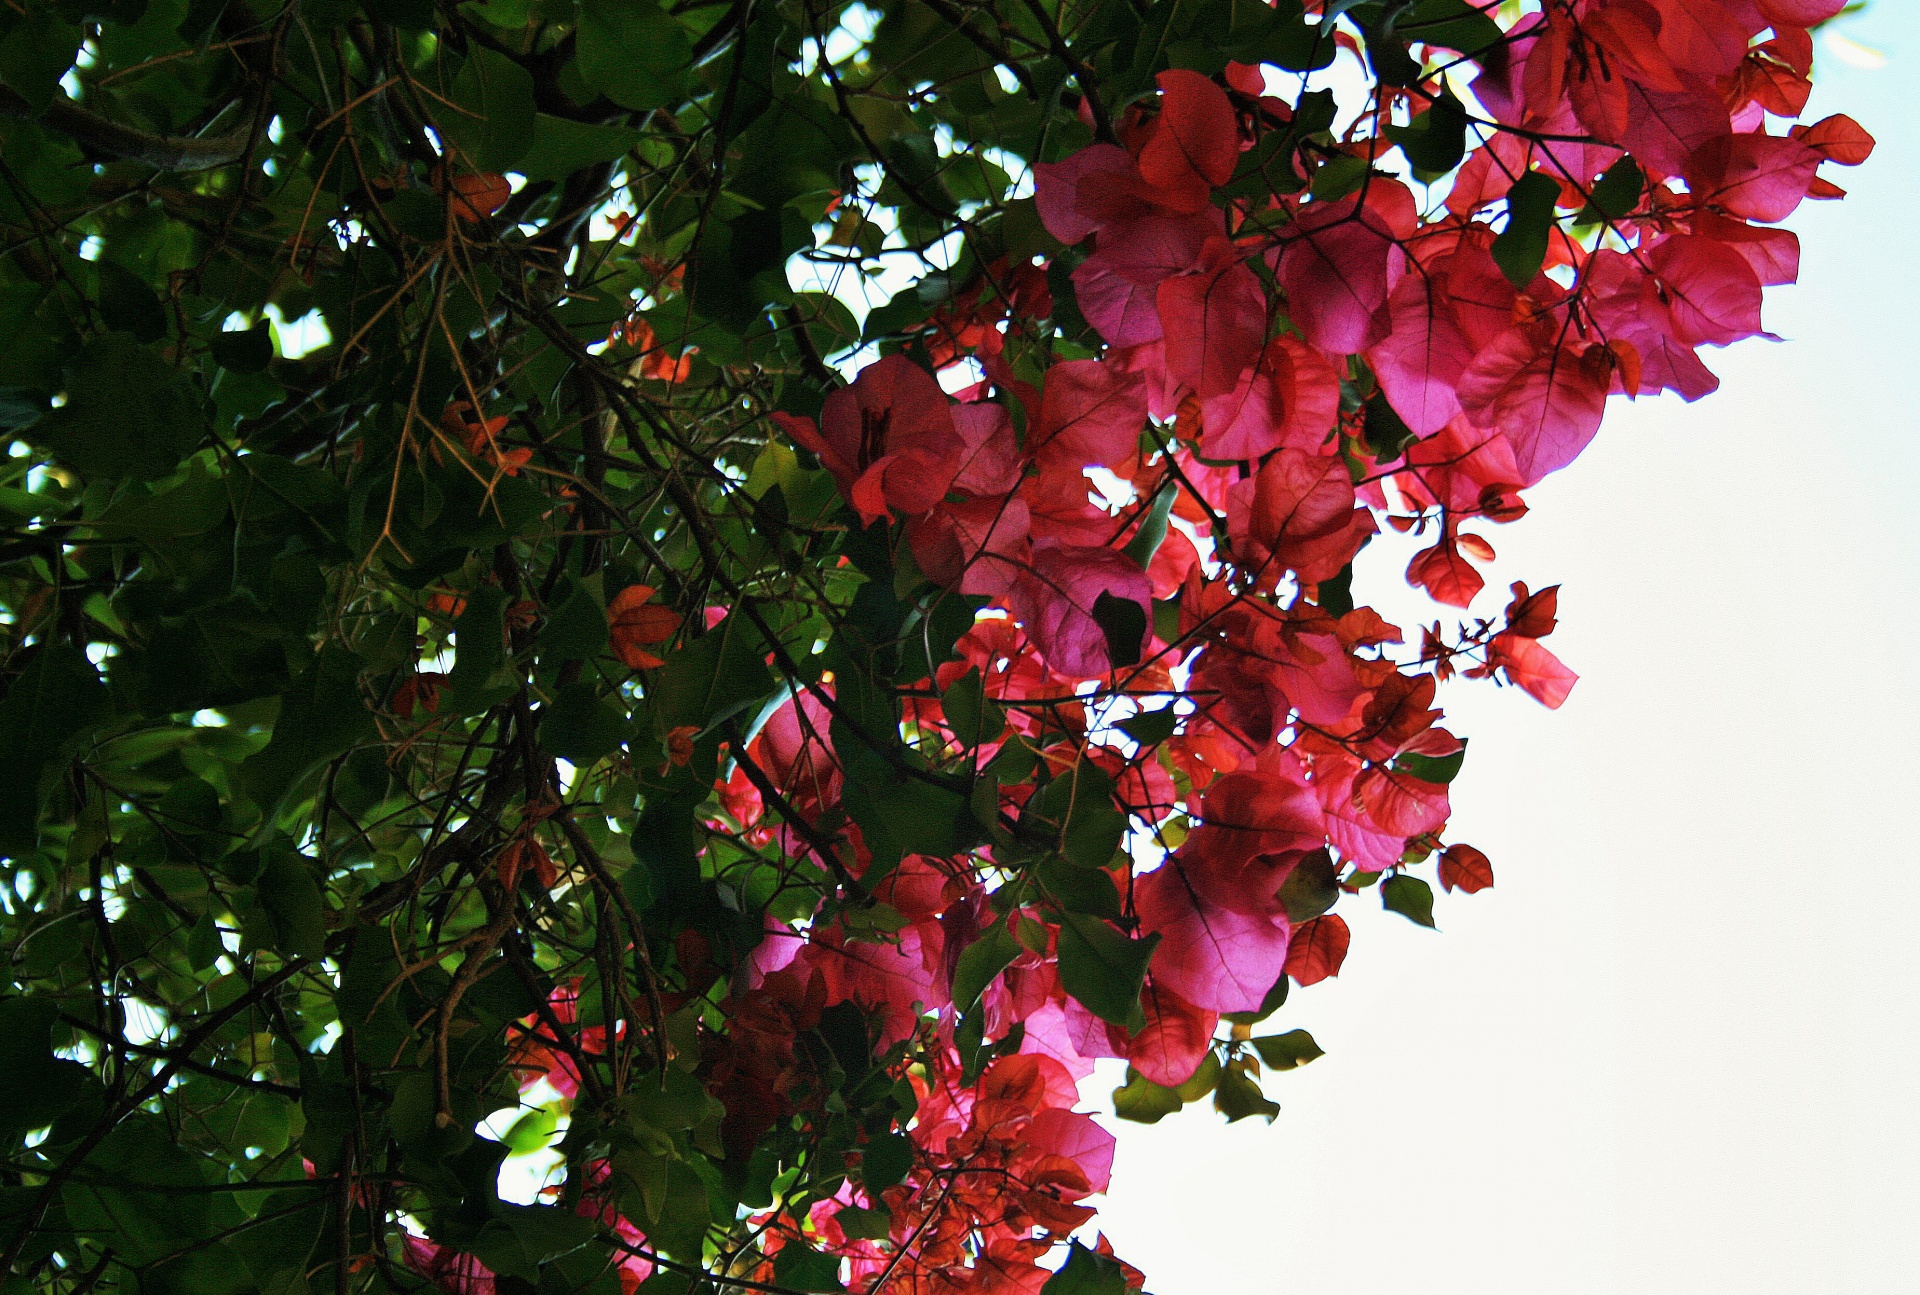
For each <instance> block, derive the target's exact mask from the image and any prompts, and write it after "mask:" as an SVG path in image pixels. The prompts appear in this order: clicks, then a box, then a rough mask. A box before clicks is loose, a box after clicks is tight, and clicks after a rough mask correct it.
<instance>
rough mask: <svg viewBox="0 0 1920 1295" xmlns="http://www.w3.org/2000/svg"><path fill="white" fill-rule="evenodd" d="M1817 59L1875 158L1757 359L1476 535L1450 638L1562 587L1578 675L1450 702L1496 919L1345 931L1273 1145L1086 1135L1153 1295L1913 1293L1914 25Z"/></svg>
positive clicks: (1562, 639)
mask: <svg viewBox="0 0 1920 1295" xmlns="http://www.w3.org/2000/svg"><path fill="white" fill-rule="evenodd" d="M1838 30H1839V31H1840V32H1842V33H1844V35H1845V36H1847V37H1849V38H1851V40H1852V41H1854V42H1858V43H1859V44H1860V45H1864V46H1867V47H1869V48H1871V49H1874V50H1878V51H1880V52H1882V53H1884V54H1885V55H1886V56H1887V61H1886V65H1885V66H1884V67H1882V68H1879V69H1877V70H1875V69H1871V68H1868V67H1864V66H1860V65H1859V64H1862V63H1870V62H1872V60H1871V59H1863V58H1861V57H1860V55H1859V54H1858V53H1855V54H1853V58H1852V63H1853V65H1849V63H1848V62H1845V61H1843V59H1842V58H1841V57H1836V53H1841V54H1844V53H1846V51H1844V50H1843V51H1836V50H1835V49H1834V47H1833V46H1832V45H1831V44H1829V43H1823V44H1822V45H1821V46H1820V49H1819V60H1820V61H1819V67H1818V71H1817V75H1818V76H1819V77H1820V78H1821V85H1820V87H1819V88H1818V89H1817V90H1816V93H1815V96H1814V102H1813V104H1812V105H1811V106H1810V108H1809V110H1808V119H1809V120H1813V119H1818V118H1819V117H1821V116H1824V115H1826V114H1827V113H1829V112H1836V111H1845V112H1848V113H1850V114H1851V115H1853V116H1854V117H1855V118H1857V119H1858V120H1859V121H1860V122H1861V123H1862V124H1864V125H1865V126H1866V127H1867V128H1868V129H1869V130H1871V131H1872V132H1873V133H1874V134H1875V135H1876V136H1877V137H1878V138H1879V141H1880V148H1879V151H1878V152H1877V153H1876V154H1875V156H1874V158H1873V160H1872V161H1871V162H1870V163H1869V164H1868V165H1867V166H1866V167H1864V168H1860V169H1857V170H1845V169H1841V168H1836V167H1828V168H1826V171H1827V173H1829V174H1830V175H1831V176H1832V177H1833V179H1834V180H1835V181H1836V182H1837V183H1839V184H1840V185H1842V186H1843V187H1844V188H1847V189H1848V190H1850V191H1851V196H1850V197H1849V198H1848V199H1847V200H1846V201H1845V202H1831V203H1808V204H1806V205H1805V206H1803V207H1802V208H1801V210H1800V212H1799V213H1797V214H1796V215H1795V217H1794V218H1793V220H1792V221H1791V222H1790V225H1791V227H1792V228H1794V229H1795V230H1797V231H1798V232H1799V233H1800V235H1801V237H1802V239H1803V240H1804V256H1803V260H1802V269H1801V280H1802V283H1801V286H1798V287H1792V288H1784V289H1769V290H1768V300H1767V313H1766V319H1767V323H1768V326H1769V327H1770V328H1771V329H1772V330H1773V331H1774V332H1777V333H1779V334H1780V335H1781V336H1782V337H1784V338H1785V339H1786V341H1785V342H1783V343H1768V342H1764V341H1753V342H1748V343H1745V344H1743V345H1741V346H1738V347H1736V348H1733V349H1732V350H1730V351H1725V352H1709V353H1708V360H1709V364H1710V367H1712V368H1713V369H1714V370H1715V371H1716V372H1718V373H1719V374H1720V375H1721V377H1722V378H1723V380H1724V384H1725V385H1724V387H1723V388H1722V390H1721V391H1720V392H1719V393H1718V394H1716V395H1714V396H1711V397H1709V398H1707V399H1706V400H1705V401H1703V402H1701V403H1700V404H1697V405H1694V406H1691V407H1687V406H1682V405H1681V404H1680V403H1679V402H1678V401H1677V400H1663V401H1643V402H1641V403H1640V404H1638V405H1627V404H1625V403H1623V402H1619V401H1616V402H1615V403H1614V405H1613V407H1612V408H1611V409H1610V410H1609V413H1608V419H1607V424H1606V426H1605V428H1604V429H1603V430H1602V432H1601V434H1600V438H1599V440H1598V441H1597V442H1596V444H1595V445H1594V447H1593V448H1592V449H1591V450H1590V451H1589V452H1588V453H1587V455H1586V456H1585V457H1583V458H1582V459H1581V460H1580V461H1579V463H1577V464H1576V465H1574V467H1572V468H1571V469H1569V470H1568V471H1566V472H1564V473H1562V474H1561V475H1559V476H1557V477H1555V478H1553V479H1551V480H1550V481H1548V482H1547V483H1546V484H1544V485H1542V486H1540V487H1537V488H1536V489H1534V490H1532V491H1530V492H1529V497H1530V499H1531V502H1532V503H1533V506H1534V509H1535V512H1534V513H1533V515H1531V516H1529V517H1527V518H1526V519H1524V520H1523V521H1521V522H1519V523H1517V524H1515V525H1512V526H1506V527H1492V528H1485V529H1486V533H1487V535H1488V538H1489V539H1491V541H1492V542H1493V544H1494V545H1495V547H1496V548H1497V549H1498V550H1499V552H1500V560H1499V562H1498V563H1497V564H1496V565H1495V567H1494V570H1493V573H1492V578H1491V579H1490V580H1489V588H1488V591H1487V592H1486V593H1485V594H1483V595H1482V600H1483V604H1484V605H1481V604H1476V606H1475V608H1474V610H1475V611H1476V612H1481V613H1483V614H1486V615H1493V614H1494V613H1495V612H1497V611H1498V610H1499V608H1500V607H1501V606H1503V605H1504V604H1505V598H1506V593H1505V590H1506V585H1507V583H1508V582H1509V581H1511V580H1515V579H1525V580H1527V581H1528V582H1529V583H1530V584H1531V585H1533V586H1534V587H1535V588H1538V587H1540V586H1543V585H1548V584H1553V583H1556V582H1559V583H1563V584H1564V586H1565V588H1564V590H1563V592H1562V595H1561V601H1560V610H1561V626H1560V630H1559V632H1558V633H1557V634H1555V635H1554V637H1553V638H1552V639H1551V640H1549V643H1550V645H1551V646H1552V647H1553V648H1554V650H1555V651H1556V652H1557V653H1559V655H1560V656H1561V657H1562V659H1564V660H1565V661H1566V662H1567V663H1568V664H1569V665H1570V666H1572V667H1573V668H1574V669H1575V670H1578V671H1579V672H1580V673H1581V675H1582V676H1583V678H1582V681H1581V683H1580V684H1579V686H1578V687H1577V688H1576V689H1575V690H1574V693H1573V697H1572V699H1571V700H1570V701H1569V702H1568V703H1567V705H1566V707H1565V708H1564V709H1562V710H1561V711H1559V712H1557V713H1555V712H1549V711H1546V710H1544V709H1542V708H1540V707H1539V706H1537V705H1535V704H1534V703H1533V702H1532V701H1531V700H1529V699H1528V698H1527V697H1525V696H1524V695H1522V694H1521V693H1519V692H1518V691H1517V690H1512V689H1503V690H1495V689H1493V688H1491V687H1489V686H1487V685H1484V684H1482V685H1478V686H1476V685H1473V684H1471V683H1464V684H1454V685H1449V686H1448V688H1446V689H1444V690H1443V692H1442V700H1443V702H1444V703H1445V705H1446V707H1447V710H1448V712H1449V714H1450V715H1451V716H1452V718H1453V721H1454V726H1455V727H1456V729H1457V730H1458V731H1459V732H1462V733H1465V734H1468V735H1471V737H1472V738H1473V749H1472V752H1471V754H1470V755H1469V757H1468V760H1467V764H1466V768H1465V771H1464V772H1463V774H1462V776H1461V779H1460V781H1459V782H1457V783H1455V784H1454V788H1455V802H1454V803H1455V805H1456V806H1457V812H1456V815H1455V818H1454V828H1453V836H1454V837H1455V838H1456V839H1460V840H1464V841H1468V842H1471V843H1472V844H1474V845H1477V846H1479V847H1480V848H1481V849H1483V850H1485V851H1486V852H1487V853H1488V854H1489V855H1490V856H1491V857H1492V859H1493V862H1494V868H1495V871H1496V875H1497V877H1498V885H1497V887H1496V888H1495V889H1493V890H1490V891H1485V892H1482V893H1481V894H1479V895H1475V896H1460V895H1454V896H1443V897H1442V898H1441V901H1440V903H1439V905H1438V919H1439V922H1440V926H1441V932H1440V933H1439V934H1435V933H1433V932H1430V931H1424V930H1420V929H1418V928H1416V927H1414V926H1413V925H1412V924H1410V923H1408V922H1406V921H1405V920H1404V919H1402V918H1400V917H1397V916H1394V915H1392V914H1388V913H1384V912H1380V911H1378V910H1377V906H1376V901H1374V900H1372V899H1371V898H1370V897H1363V898H1360V899H1358V900H1352V899H1350V900H1348V901H1346V902H1345V904H1344V905H1343V908H1342V911H1343V912H1346V913H1347V915H1348V918H1349V921H1351V922H1352V923H1353V926H1354V941H1353V952H1352V955H1351V956H1350V958H1349V959H1348V962H1347V968H1346V970H1345V971H1344V972H1343V974H1342V975H1341V976H1340V978H1339V979H1338V980H1336V981H1328V982H1325V983H1323V984H1322V985H1319V986H1316V987H1315V988H1313V989H1311V990H1308V991H1303V992H1300V993H1297V994H1296V995H1295V997H1294V999H1293V1001H1292V1002H1291V1003H1289V1004H1288V1006H1287V1007H1286V1008H1284V1009H1282V1012H1281V1014H1280V1016H1279V1017H1277V1018H1276V1022H1277V1024H1278V1025H1279V1028H1282V1029H1286V1028H1292V1027H1295V1026H1304V1027H1305V1028H1307V1029H1310V1030H1312V1031H1313V1033H1314V1035H1315V1037H1316V1038H1317V1039H1318V1040H1319V1042H1320V1044H1321V1046H1323V1047H1324V1048H1326V1049H1327V1053H1328V1055H1327V1056H1325V1057H1323V1058H1322V1059H1320V1060H1318V1061H1316V1062H1314V1063H1313V1064H1312V1065H1310V1066H1308V1067H1306V1068H1305V1069H1304V1070H1300V1071H1297V1072H1294V1073H1292V1074H1290V1075H1283V1076H1275V1077H1269V1079H1268V1080H1267V1089H1268V1092H1269V1095H1271V1096H1273V1097H1275V1098H1277V1099H1278V1100H1279V1101H1280V1102H1281V1104H1282V1105H1283V1107H1284V1108H1285V1109H1284V1110H1283V1111H1282V1113H1281V1115H1280V1117H1279V1119H1278V1120H1277V1121H1276V1122H1275V1123H1274V1124H1273V1125H1272V1126H1271V1127H1266V1126H1263V1125H1261V1124H1260V1123H1259V1122H1258V1121H1257V1120H1255V1121H1243V1122H1242V1123H1240V1124H1237V1125H1234V1126H1233V1127H1231V1128H1227V1127H1225V1126H1224V1125H1223V1123H1222V1121H1221V1120H1220V1118H1219V1117H1218V1116H1217V1115H1215V1114H1214V1113H1213V1112H1212V1110H1211V1109H1210V1108H1208V1107H1207V1106H1205V1105H1204V1104H1202V1105H1201V1106H1198V1107H1194V1108H1189V1109H1188V1110H1187V1111H1186V1112H1183V1113H1182V1114H1181V1115H1178V1116H1175V1117H1172V1118H1170V1119H1168V1120H1166V1121H1164V1122H1162V1123H1161V1124H1159V1125H1157V1126H1155V1127H1152V1128H1142V1127H1140V1126H1137V1125H1128V1124H1123V1123H1121V1122H1119V1121H1111V1123H1112V1124H1114V1125H1115V1126H1117V1128H1118V1131H1119V1136H1120V1154H1119V1161H1118V1165H1117V1169H1116V1173H1115V1181H1114V1189H1113V1192H1112V1194H1111V1195H1110V1196H1109V1198H1108V1199H1107V1201H1106V1204H1105V1207H1104V1209H1103V1210H1102V1223H1103V1225H1104V1226H1105V1227H1106V1229H1107V1231H1108V1234H1109V1235H1110V1236H1111V1237H1112V1239H1113V1240H1114V1242H1115V1244H1116V1246H1117V1247H1118V1248H1119V1251H1120V1253H1121V1254H1122V1255H1123V1256H1124V1257H1125V1258H1127V1259H1129V1260H1130V1261H1132V1262H1133V1263H1135V1264H1137V1265H1138V1266H1140V1267H1141V1268H1143V1269H1145V1270H1146V1272H1147V1275H1148V1289H1149V1290H1151V1291H1153V1292H1155V1293H1156V1295H1221V1293H1222V1292H1233V1293H1238V1292H1249V1291H1253V1292H1268V1291H1271V1292H1302V1293H1307V1292H1311V1295H1348V1293H1353V1295H1401V1293H1402V1292H1414V1291H1418V1292H1421V1295H1450V1293H1451V1292H1473V1293H1474V1295H1521V1293H1522V1292H1525V1293H1526V1295H1588V1293H1592V1295H1603V1293H1604V1295H1621V1293H1623V1292H1632V1295H1703V1293H1711V1292H1721V1291H1725V1292H1740V1295H1770V1293H1772V1292H1789V1293H1792V1295H1830V1293H1839V1292H1845V1293H1848V1295H1852V1293H1854V1292H1859V1293H1862V1295H1865V1293H1869V1292H1874V1293H1877V1292H1883V1291H1885V1292H1891V1291H1915V1290H1920V1246H1916V1243H1915V1238H1916V1235H1917V1233H1920V1103H1917V1102H1916V1101H1915V1100H1914V1098H1915V1090H1916V1086H1920V1085H1917V1083H1916V1081H1917V1080H1920V1030H1916V1004H1920V934H1916V930H1915V925H1916V921H1915V918H1916V912H1917V911H1920V858H1916V854H1920V850H1916V837H1917V836H1920V832H1916V830H1915V827H1916V821H1917V820H1920V814H1916V812H1915V811H1916V810H1920V773H1916V772H1914V771H1912V770H1911V769H1910V767H1909V761H1910V760H1911V759H1912V756H1911V755H1910V754H1909V752H1908V749H1907V748H1908V744H1909V742H1911V741H1912V740H1913V734H1915V733H1916V732H1920V684H1916V676H1915V670H1914V666H1913V663H1912V662H1911V661H1910V660H1909V659H1908V658H1907V656H1906V652H1907V651H1909V650H1910V649H1911V647H1912V645H1913V644H1914V643H1915V642H1917V641H1920V539H1917V538H1916V534H1917V532H1916V527H1915V525H1914V521H1913V517H1912V510H1913V509H1914V507H1915V505H1916V502H1920V437H1916V432H1917V431H1920V420H1916V418H1915V413H1914V410H1915V399H1914V395H1913V391H1914V388H1915V379H1916V377H1920V330H1916V327H1915V325H1914V322H1913V321H1914V315H1915V311H1916V304H1917V303H1916V300H1915V298H1916V293H1917V292H1920V272H1916V269H1915V265H1914V252H1913V247H1914V243H1915V228H1916V213H1920V116H1917V115H1916V114H1915V112H1914V109H1913V105H1912V101H1911V94H1912V92H1911V84H1912V82H1911V78H1913V77H1914V76H1915V75H1920V6H1916V5H1914V4H1912V3H1910V2H1909V0H1877V2H1876V4H1875V5H1874V8H1873V10H1872V11H1870V12H1868V13H1866V14H1864V15H1861V16H1859V17H1857V18H1852V19H1849V20H1846V21H1845V22H1844V23H1843V24H1840V25H1838ZM1405 560H1406V552H1405V551H1404V550H1401V549H1397V548H1387V547H1385V546H1380V545H1376V546H1375V547H1374V548H1372V549H1369V551H1368V553H1367V554H1366V555H1363V556H1362V558H1361V560H1360V564H1361V565H1360V572H1359V578H1358V579H1357V580H1356V581H1355V591H1356V593H1359V592H1361V591H1362V589H1363V588H1364V589H1365V590H1366V591H1368V592H1369V593H1371V594H1372V595H1373V596H1374V597H1375V598H1376V599H1380V598H1382V597H1386V598H1389V599H1395V598H1398V597H1399V595H1398V593H1397V592H1389V593H1387V594H1385V595H1382V594H1381V593H1380V592H1379V591H1381V590H1388V591H1394V590H1395V589H1396V587H1397V586H1399V584H1400V578H1399V570H1398V568H1399V567H1401V566H1403V565H1404V563H1405ZM1419 606H1420V603H1419V602H1418V601H1417V600H1413V599H1407V600H1406V601H1404V602H1388V603H1386V604H1385V605H1383V607H1382V610H1383V611H1387V612H1388V613H1389V615H1391V614H1392V613H1393V612H1395V611H1403V612H1404V613H1405V614H1406V616H1407V617H1408V619H1403V620H1401V621H1400V622H1399V623H1401V624H1403V625H1411V624H1412V619H1411V618H1412V617H1413V616H1414V615H1416V614H1417V611H1416V610H1415V609H1417V608H1419ZM1428 619H1429V620H1431V619H1432V617H1431V614H1429V615H1428ZM1102 1078H1108V1077H1107V1076H1104V1075H1103V1076H1102ZM1109 1087H1111V1084H1110V1083H1109V1084H1104V1085H1102V1084H1097V1083H1090V1085H1089V1091H1090V1092H1092V1091H1093V1090H1094V1089H1096V1088H1097V1089H1099V1091H1098V1093H1097V1096H1098V1097H1099V1098H1100V1102H1099V1104H1100V1105H1101V1106H1102V1107H1104V1106H1106V1105H1107V1103H1106V1101H1105V1089H1106V1088H1109Z"/></svg>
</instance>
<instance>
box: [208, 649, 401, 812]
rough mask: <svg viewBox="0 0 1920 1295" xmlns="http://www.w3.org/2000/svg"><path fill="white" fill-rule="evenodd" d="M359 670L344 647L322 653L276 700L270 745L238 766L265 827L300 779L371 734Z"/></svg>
mask: <svg viewBox="0 0 1920 1295" xmlns="http://www.w3.org/2000/svg"><path fill="white" fill-rule="evenodd" d="M359 670H360V662H359V659H358V658H356V657H355V656H354V655H353V654H352V653H350V652H348V651H347V650H346V649H345V648H343V647H339V646H337V645H335V644H331V643H330V644H328V645H327V646H326V647H324V648H322V649H321V651H320V655H319V656H318V657H316V658H315V659H314V661H313V663H312V664H311V665H309V666H308V667H307V669H306V670H305V672H304V673H302V674H301V676H300V677H299V678H298V679H296V680H295V681H294V683H293V686H292V688H290V689H289V690H288V691H287V693H286V694H285V696H284V697H283V698H282V699H281V702H280V715H279V718H278V719H276V720H275V721H274V725H273V740H272V741H270V742H268V743H267V746H266V748H265V749H264V750H262V751H261V752H259V753H258V754H257V755H253V756H250V757H249V758H248V759H247V761H246V763H245V764H243V765H241V767H240V783H241V785H242V786H243V787H244V788H245V790H246V793H247V795H248V797H249V798H250V799H251V800H252V801H253V803H254V804H256V805H258V806H259V807H260V810H261V812H262V813H264V814H265V815H266V816H267V819H268V821H269V822H271V821H272V820H273V818H274V817H276V816H277V815H278V814H279V812H280V810H281V808H282V807H283V805H284V803H285V801H286V799H287V798H288V797H289V796H290V795H291V794H292V793H293V792H294V791H295V790H296V789H297V788H298V787H299V786H300V785H301V784H302V782H303V780H306V779H308V778H310V777H311V775H313V774H314V773H316V772H317V771H318V770H319V769H320V767H321V766H322V765H324V764H325V763H326V762H327V761H329V760H331V759H333V757H334V756H337V755H340V754H341V753H343V752H345V751H346V750H348V749H349V748H351V747H352V746H353V744H354V743H355V742H358V741H359V740H360V739H361V738H362V737H365V736H368V735H370V734H371V733H373V731H374V722H373V714H372V712H370V711H369V710H368V709H367V707H366V704H365V702H363V701H362V700H361V697H360V686H359V680H358V676H359Z"/></svg>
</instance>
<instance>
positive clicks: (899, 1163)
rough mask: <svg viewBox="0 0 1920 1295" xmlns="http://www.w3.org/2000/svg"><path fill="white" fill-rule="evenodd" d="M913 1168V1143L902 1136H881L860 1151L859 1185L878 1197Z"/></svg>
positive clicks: (895, 1134) (873, 1139) (902, 1134)
mask: <svg viewBox="0 0 1920 1295" xmlns="http://www.w3.org/2000/svg"><path fill="white" fill-rule="evenodd" d="M912 1168H913V1140H912V1139H910V1138H909V1137H907V1135H906V1134H904V1133H882V1134H878V1135H877V1136H875V1137H872V1138H869V1139H867V1143H866V1145H865V1146H863V1147H861V1148H860V1183H861V1185H862V1186H864V1187H865V1188H866V1189H867V1193H868V1195H871V1196H877V1195H878V1194H879V1193H880V1192H883V1191H885V1190H886V1189H887V1188H889V1187H891V1186H893V1185H894V1184H895V1183H897V1182H899V1181H900V1180H901V1179H903V1178H905V1177H906V1176H907V1171H908V1170H909V1169H912Z"/></svg>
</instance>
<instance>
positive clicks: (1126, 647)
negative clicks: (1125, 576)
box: [1093, 590, 1147, 670]
mask: <svg viewBox="0 0 1920 1295" xmlns="http://www.w3.org/2000/svg"><path fill="white" fill-rule="evenodd" d="M1093 623H1094V624H1096V625H1098V626H1099V627H1100V632H1101V633H1102V634H1104V635H1105V636H1106V640H1107V659H1108V661H1110V662H1111V663H1112V665H1113V668H1114V669H1115V670H1124V669H1126V668H1127V667H1128V666H1132V665H1139V664H1140V653H1141V651H1142V649H1144V648H1145V646H1146V642H1147V609H1146V608H1144V607H1142V606H1141V605H1140V604H1139V603H1137V602H1135V601H1134V600H1133V599H1131V598H1118V597H1115V596H1114V595H1113V594H1111V593H1109V592H1107V591H1105V590H1102V591H1101V593H1100V596H1099V597H1098V598H1096V599H1094V602H1093Z"/></svg>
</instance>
